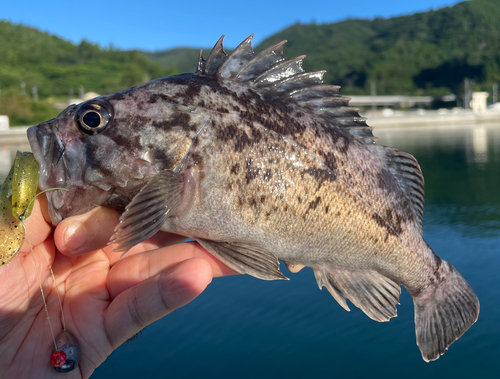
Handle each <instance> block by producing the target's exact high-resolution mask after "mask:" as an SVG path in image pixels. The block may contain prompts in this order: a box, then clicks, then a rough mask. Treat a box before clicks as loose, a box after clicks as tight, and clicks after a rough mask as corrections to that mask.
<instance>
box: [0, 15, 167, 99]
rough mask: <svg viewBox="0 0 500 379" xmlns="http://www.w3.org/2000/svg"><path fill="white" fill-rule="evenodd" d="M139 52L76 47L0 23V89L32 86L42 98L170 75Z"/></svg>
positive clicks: (113, 88) (119, 86)
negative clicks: (82, 88) (21, 85)
mask: <svg viewBox="0 0 500 379" xmlns="http://www.w3.org/2000/svg"><path fill="white" fill-rule="evenodd" d="M173 72H175V71H174V70H172V69H168V68H162V67H161V66H160V65H158V64H157V63H155V62H153V61H151V60H150V59H147V58H146V57H145V56H144V55H143V54H142V53H140V52H138V51H118V50H113V49H101V48H99V47H98V46H97V45H94V44H91V43H89V42H87V41H82V42H81V43H80V44H78V45H74V44H72V43H71V42H68V41H65V40H63V39H61V38H59V37H56V36H54V35H50V34H48V33H44V32H40V31H39V30H37V29H34V28H30V27H26V26H23V25H14V24H12V23H10V22H6V21H0V89H1V90H2V91H4V90H5V89H7V88H11V87H15V88H16V89H19V86H20V83H23V82H24V83H25V85H26V90H27V91H28V92H29V91H30V90H31V89H32V88H33V86H35V85H36V86H37V91H38V95H39V96H40V97H41V98H44V97H47V96H68V94H69V93H70V92H71V90H73V92H74V93H75V94H77V93H78V90H79V87H80V86H83V87H84V88H85V90H86V91H94V92H98V93H109V92H115V91H118V90H120V89H124V88H127V87H130V86H134V85H137V84H140V83H143V82H144V81H147V80H149V79H152V78H156V77H160V76H164V75H169V74H171V73H173Z"/></svg>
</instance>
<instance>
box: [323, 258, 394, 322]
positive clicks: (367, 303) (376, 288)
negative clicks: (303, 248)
mask: <svg viewBox="0 0 500 379" xmlns="http://www.w3.org/2000/svg"><path fill="white" fill-rule="evenodd" d="M314 275H315V276H316V280H317V282H318V285H319V288H320V289H321V287H323V286H325V287H326V288H327V289H328V291H329V292H330V294H331V295H332V296H333V297H334V298H335V300H337V301H338V303H339V304H340V305H341V306H342V308H344V309H345V310H346V311H349V307H348V306H347V302H346V298H347V299H349V300H350V301H351V302H352V303H353V304H354V305H355V306H356V307H358V308H360V309H361V310H362V311H363V312H365V314H366V315H367V316H368V317H370V318H371V319H372V320H375V321H389V319H391V318H392V317H396V316H397V310H396V305H397V304H398V301H399V295H400V294H401V287H400V286H399V285H398V284H397V283H396V282H394V281H392V280H391V279H389V278H387V277H385V276H384V275H382V274H380V273H378V272H377V271H373V270H368V271H367V270H348V269H341V268H332V267H330V266H320V267H315V268H314Z"/></svg>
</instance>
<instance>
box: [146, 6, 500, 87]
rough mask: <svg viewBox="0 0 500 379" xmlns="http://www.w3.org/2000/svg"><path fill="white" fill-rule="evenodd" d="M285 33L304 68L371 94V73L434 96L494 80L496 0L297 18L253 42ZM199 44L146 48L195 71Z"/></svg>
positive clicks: (499, 16)
mask: <svg viewBox="0 0 500 379" xmlns="http://www.w3.org/2000/svg"><path fill="white" fill-rule="evenodd" d="M255 33H258V30H255ZM284 39H286V40H288V43H287V44H286V45H285V56H286V57H288V58H290V57H294V56H297V55H301V54H307V58H306V59H305V60H304V68H305V69H307V70H327V74H326V75H325V81H326V82H327V83H333V84H340V85H342V86H343V89H342V93H344V94H369V93H370V82H372V81H373V82H374V83H375V84H376V89H377V93H378V94H407V95H410V94H413V95H419V94H426V95H436V96H438V95H445V94H448V93H450V92H453V93H456V94H461V93H462V92H463V89H462V85H463V81H464V78H466V77H467V78H469V79H471V80H473V81H474V82H475V83H476V85H475V86H476V88H477V89H483V90H488V91H491V87H492V84H493V82H498V81H500V0H472V1H465V2H462V3H459V4H456V5H455V6H453V7H446V8H442V9H439V10H436V11H429V12H424V13H417V14H413V15H409V16H402V17H394V18H389V19H383V18H377V19H374V20H361V19H352V20H345V21H342V22H337V23H332V24H295V25H292V26H290V27H288V28H286V29H284V30H283V31H281V32H279V33H277V34H275V35H273V36H271V37H269V38H267V39H266V40H265V41H263V42H262V43H261V44H260V45H259V46H257V47H256V49H255V50H256V51H260V50H262V49H264V48H265V47H267V46H269V45H271V44H273V43H276V42H279V41H282V40H284ZM198 51H199V49H174V50H167V51H163V52H157V53H152V54H148V56H149V57H150V58H152V59H154V60H155V61H157V62H158V63H160V64H162V65H168V63H169V62H171V63H172V64H173V65H174V66H176V67H177V68H178V70H179V71H180V72H184V71H193V69H194V65H195V63H196V57H197V55H198ZM205 51H206V52H205V54H204V55H205V57H206V56H207V55H208V52H209V50H205ZM181 53H182V55H183V57H188V56H189V59H187V60H184V59H181V58H180V55H181Z"/></svg>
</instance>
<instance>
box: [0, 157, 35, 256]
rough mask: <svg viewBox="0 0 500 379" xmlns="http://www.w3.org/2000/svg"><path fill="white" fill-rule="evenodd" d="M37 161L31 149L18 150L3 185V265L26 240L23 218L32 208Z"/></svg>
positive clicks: (0, 252)
mask: <svg viewBox="0 0 500 379" xmlns="http://www.w3.org/2000/svg"><path fill="white" fill-rule="evenodd" d="M38 169H39V166H38V163H37V161H36V160H35V157H34V156H33V154H32V153H22V152H20V151H18V152H17V153H16V158H15V159H14V164H13V165H12V167H11V169H10V172H9V174H8V175H7V178H6V179H5V182H4V183H3V185H2V187H1V188H0V265H4V264H6V263H8V262H10V261H11V260H12V259H13V258H14V257H15V256H16V254H17V252H18V251H19V249H20V248H21V246H22V245H23V242H24V228H23V227H22V225H21V224H22V222H23V221H24V220H25V219H26V218H27V217H29V215H30V214H31V211H32V210H33V205H34V201H33V199H34V198H35V196H36V190H37V188H38Z"/></svg>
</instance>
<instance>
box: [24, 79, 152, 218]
mask: <svg viewBox="0 0 500 379" xmlns="http://www.w3.org/2000/svg"><path fill="white" fill-rule="evenodd" d="M130 91H131V90H129V92H130ZM132 91H134V89H132ZM145 91H146V92H147V88H138V89H137V90H135V92H136V93H135V95H134V96H129V97H127V99H126V96H125V95H124V94H123V93H117V94H114V95H108V96H101V97H97V98H94V99H91V100H88V101H86V102H83V103H80V104H77V105H70V106H69V107H67V108H66V109H65V110H64V111H62V112H61V114H60V115H59V116H57V117H56V118H54V119H52V120H49V121H47V122H43V123H41V124H39V125H37V126H33V127H31V128H29V129H28V140H29V143H30V145H31V149H32V151H33V154H34V156H35V158H36V160H37V161H38V163H39V164H40V171H39V188H40V189H41V190H44V191H45V190H47V199H48V200H49V212H50V216H51V218H52V223H53V224H54V225H57V224H58V223H59V222H60V221H61V220H63V219H64V218H66V217H69V216H74V215H78V214H82V213H85V212H87V211H89V210H91V209H93V208H95V207H96V206H99V205H108V206H112V207H114V208H117V209H121V210H123V209H124V207H125V206H126V204H127V203H128V202H130V199H131V197H132V196H133V194H135V193H137V192H138V191H139V190H140V188H141V187H142V186H144V184H145V183H147V181H148V178H150V177H152V176H153V175H154V174H155V173H156V172H157V171H158V170H157V167H156V166H155V165H154V164H153V163H154V162H151V161H150V160H148V159H147V155H146V154H145V153H146V151H147V150H148V146H146V144H144V143H143V142H142V141H140V132H139V131H138V130H137V129H138V128H137V125H136V124H137V122H135V124H134V122H133V120H136V121H137V101H136V99H137V98H140V96H141V95H144V93H143V92H145ZM134 99H135V100H134ZM143 122H144V123H145V124H147V123H148V120H147V117H144V120H143Z"/></svg>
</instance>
